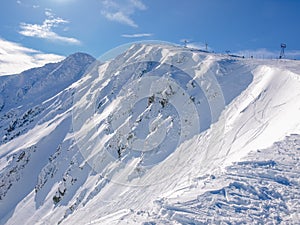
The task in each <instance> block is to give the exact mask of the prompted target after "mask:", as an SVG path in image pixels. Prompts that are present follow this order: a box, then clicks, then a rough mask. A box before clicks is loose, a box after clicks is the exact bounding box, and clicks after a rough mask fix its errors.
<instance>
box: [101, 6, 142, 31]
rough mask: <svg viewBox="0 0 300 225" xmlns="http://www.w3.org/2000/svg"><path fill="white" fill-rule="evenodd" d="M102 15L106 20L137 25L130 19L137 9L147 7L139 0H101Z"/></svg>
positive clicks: (132, 25)
mask: <svg viewBox="0 0 300 225" xmlns="http://www.w3.org/2000/svg"><path fill="white" fill-rule="evenodd" d="M101 2H102V6H103V10H102V12H101V13H102V15H103V16H104V17H105V18H107V19H108V20H111V21H115V22H118V23H121V24H125V25H128V26H131V27H135V28H137V27H138V24H137V23H136V22H135V21H134V20H133V19H132V15H133V14H134V13H135V12H136V11H137V10H146V9H147V7H146V6H145V5H144V3H143V2H142V1H141V0H119V1H116V0H102V1H101Z"/></svg>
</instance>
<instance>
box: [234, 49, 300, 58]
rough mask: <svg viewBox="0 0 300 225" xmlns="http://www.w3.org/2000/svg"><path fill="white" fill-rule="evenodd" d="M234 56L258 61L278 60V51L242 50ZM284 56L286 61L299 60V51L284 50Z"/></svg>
mask: <svg viewBox="0 0 300 225" xmlns="http://www.w3.org/2000/svg"><path fill="white" fill-rule="evenodd" d="M234 54H237V55H242V56H245V57H246V58H250V57H251V56H253V57H254V58H259V59H263V58H266V59H275V58H279V55H280V49H279V50H278V51H270V50H267V49H265V48H262V49H256V50H242V51H238V52H236V53H234ZM285 56H286V58H288V59H300V50H286V51H285Z"/></svg>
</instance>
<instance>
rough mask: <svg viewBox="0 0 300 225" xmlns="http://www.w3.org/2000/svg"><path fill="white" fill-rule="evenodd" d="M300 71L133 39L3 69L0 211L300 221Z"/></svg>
mask: <svg viewBox="0 0 300 225" xmlns="http://www.w3.org/2000/svg"><path fill="white" fill-rule="evenodd" d="M299 71H300V63H299V62H298V61H289V60H255V59H244V58H239V57H233V56H225V55H217V54H211V53H208V52H203V51H199V50H196V49H190V48H182V47H177V46H172V45H166V44H165V45H163V44H135V45H133V46H131V47H130V48H129V49H127V50H126V51H125V52H123V53H122V54H120V55H118V56H117V57H116V58H114V59H113V60H111V61H108V62H106V63H103V64H101V63H99V62H98V61H94V59H93V58H92V57H91V56H88V55H86V54H82V53H77V54H74V55H71V56H70V57H68V58H66V59H65V60H64V61H62V62H61V63H56V64H48V65H46V66H45V67H42V68H37V69H32V70H29V71H26V72H23V73H22V74H19V75H14V76H9V77H0V81H1V89H0V90H1V93H0V94H1V97H0V105H1V107H0V108H1V111H0V118H1V121H0V127H1V129H0V137H2V139H1V145H0V171H1V173H0V221H1V222H0V223H1V224H223V223H224V224H231V223H233V224H235V223H240V224H245V223H248V224H280V223H282V224H297V223H298V222H299V219H300V216H299V215H300V207H299V205H300V178H299V177H300V168H299V163H300V117H299V113H300V74H299Z"/></svg>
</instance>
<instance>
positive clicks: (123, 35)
mask: <svg viewBox="0 0 300 225" xmlns="http://www.w3.org/2000/svg"><path fill="white" fill-rule="evenodd" d="M121 36H122V37H125V38H141V37H151V36H153V34H149V33H143V34H122V35H121Z"/></svg>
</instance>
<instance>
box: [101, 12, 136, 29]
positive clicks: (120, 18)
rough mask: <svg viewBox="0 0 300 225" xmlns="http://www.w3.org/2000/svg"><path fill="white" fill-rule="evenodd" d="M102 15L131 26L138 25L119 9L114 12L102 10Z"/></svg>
mask: <svg viewBox="0 0 300 225" xmlns="http://www.w3.org/2000/svg"><path fill="white" fill-rule="evenodd" d="M102 15H104V16H105V17H106V18H107V19H109V20H111V21H115V22H119V23H122V24H126V25H129V26H131V27H138V25H137V24H136V23H135V22H134V21H133V20H132V19H130V17H129V16H127V15H126V14H124V13H123V12H121V11H118V12H116V13H110V12H105V11H103V12H102Z"/></svg>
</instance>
